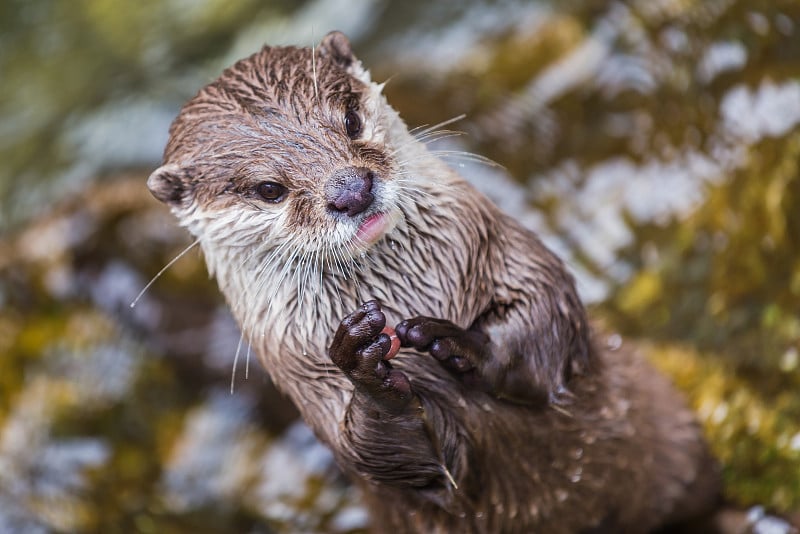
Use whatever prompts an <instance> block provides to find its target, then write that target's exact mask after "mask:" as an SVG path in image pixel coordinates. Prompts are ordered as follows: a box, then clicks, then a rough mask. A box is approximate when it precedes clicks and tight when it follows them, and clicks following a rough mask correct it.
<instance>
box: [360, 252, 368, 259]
mask: <svg viewBox="0 0 800 534" xmlns="http://www.w3.org/2000/svg"><path fill="white" fill-rule="evenodd" d="M366 257H367V253H366V252H362V253H361V259H362V260H363V259H365V258H366Z"/></svg>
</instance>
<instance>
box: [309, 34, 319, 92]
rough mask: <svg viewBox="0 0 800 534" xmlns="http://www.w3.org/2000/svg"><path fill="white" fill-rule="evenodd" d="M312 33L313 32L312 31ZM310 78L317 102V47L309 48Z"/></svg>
mask: <svg viewBox="0 0 800 534" xmlns="http://www.w3.org/2000/svg"><path fill="white" fill-rule="evenodd" d="M312 33H313V30H312ZM312 40H313V38H312ZM311 77H312V78H313V80H314V100H316V101H317V102H319V86H318V85H317V45H316V44H314V46H312V47H311Z"/></svg>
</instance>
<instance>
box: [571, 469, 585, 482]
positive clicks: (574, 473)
mask: <svg viewBox="0 0 800 534" xmlns="http://www.w3.org/2000/svg"><path fill="white" fill-rule="evenodd" d="M582 475H583V467H581V466H576V467H575V468H574V469H572V470H571V471H570V472H568V473H567V476H568V477H569V480H570V482H573V483H575V482H580V481H581V476H582Z"/></svg>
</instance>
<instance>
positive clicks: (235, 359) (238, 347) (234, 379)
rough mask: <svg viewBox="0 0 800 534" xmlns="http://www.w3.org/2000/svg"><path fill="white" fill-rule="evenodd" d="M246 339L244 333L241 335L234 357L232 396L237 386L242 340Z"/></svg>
mask: <svg viewBox="0 0 800 534" xmlns="http://www.w3.org/2000/svg"><path fill="white" fill-rule="evenodd" d="M243 339H244V331H242V332H240V333H239V343H238V344H237V345H236V354H235V355H234V356H233V369H231V395H233V390H234V387H235V384H236V364H237V363H238V362H239V352H240V351H241V350H242V340H243Z"/></svg>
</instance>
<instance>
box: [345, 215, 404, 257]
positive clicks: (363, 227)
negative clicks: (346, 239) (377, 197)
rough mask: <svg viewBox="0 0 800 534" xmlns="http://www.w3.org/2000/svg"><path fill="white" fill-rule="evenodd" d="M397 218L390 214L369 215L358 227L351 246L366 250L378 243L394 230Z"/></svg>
mask: <svg viewBox="0 0 800 534" xmlns="http://www.w3.org/2000/svg"><path fill="white" fill-rule="evenodd" d="M396 222H397V221H396V217H394V216H393V215H392V214H390V213H386V212H380V211H379V212H377V213H373V214H371V215H368V216H367V217H365V218H364V220H363V221H361V224H359V225H358V229H357V230H356V233H355V234H354V235H353V239H352V240H351V244H352V245H355V246H356V247H357V248H362V249H363V248H366V247H370V246H372V245H374V244H375V243H377V242H378V241H379V240H380V239H381V238H382V237H383V236H385V235H386V234H387V233H389V231H390V230H391V229H392V228H394V226H395V223H396Z"/></svg>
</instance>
